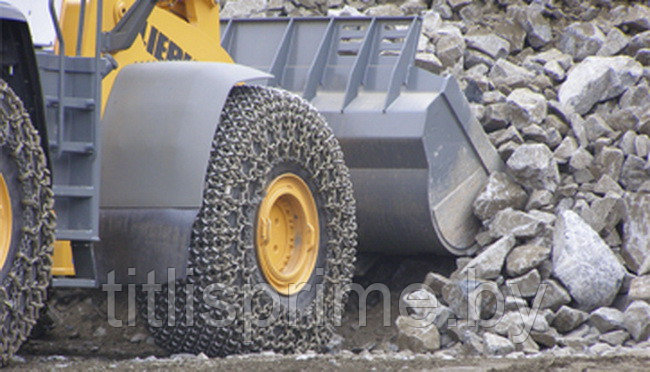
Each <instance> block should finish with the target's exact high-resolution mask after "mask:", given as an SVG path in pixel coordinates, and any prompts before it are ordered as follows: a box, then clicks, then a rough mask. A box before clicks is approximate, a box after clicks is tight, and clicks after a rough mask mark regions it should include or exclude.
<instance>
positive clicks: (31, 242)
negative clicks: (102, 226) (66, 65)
mask: <svg viewBox="0 0 650 372" xmlns="http://www.w3.org/2000/svg"><path fill="white" fill-rule="evenodd" d="M40 143H41V141H40V138H39V136H38V133H37V131H36V130H35V129H34V127H33V125H32V123H31V120H30V118H29V115H28V114H27V112H26V111H25V109H24V107H23V104H22V102H21V100H20V98H19V97H18V96H16V94H15V93H14V92H13V91H12V90H11V88H9V86H8V85H7V83H6V82H5V81H3V80H2V79H0V363H1V364H5V363H6V362H7V360H8V359H9V358H10V357H11V355H13V353H14V352H15V351H16V350H18V348H19V347H20V345H21V344H22V342H23V341H24V340H25V339H26V338H27V336H28V335H29V332H30V330H31V328H32V326H33V325H34V324H35V323H36V320H37V318H38V315H39V311H40V309H41V308H42V307H43V306H44V303H45V299H46V290H47V287H48V285H49V283H50V267H51V254H52V244H53V242H54V214H53V211H52V207H53V203H54V201H53V196H52V191H51V189H50V186H49V185H50V174H49V171H48V169H47V166H46V160H45V154H44V153H43V150H42V148H41V145H40Z"/></svg>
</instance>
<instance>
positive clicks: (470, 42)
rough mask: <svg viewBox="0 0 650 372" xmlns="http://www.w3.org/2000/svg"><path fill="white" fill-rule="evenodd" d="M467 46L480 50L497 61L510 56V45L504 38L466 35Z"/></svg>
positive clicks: (488, 35) (486, 35) (489, 35)
mask: <svg viewBox="0 0 650 372" xmlns="http://www.w3.org/2000/svg"><path fill="white" fill-rule="evenodd" d="M465 42H466V43H467V46H468V47H469V48H472V49H476V50H479V51H481V52H483V53H485V54H487V55H489V56H490V57H492V58H494V59H497V58H501V57H505V56H506V55H508V51H509V49H510V44H509V43H508V42H507V41H506V40H504V39H503V38H501V37H499V36H497V35H495V34H493V33H489V34H475V35H465Z"/></svg>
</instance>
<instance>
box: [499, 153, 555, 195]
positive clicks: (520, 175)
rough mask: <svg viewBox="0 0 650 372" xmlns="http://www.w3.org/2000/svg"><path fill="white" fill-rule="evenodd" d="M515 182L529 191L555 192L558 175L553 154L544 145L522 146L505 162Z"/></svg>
mask: <svg viewBox="0 0 650 372" xmlns="http://www.w3.org/2000/svg"><path fill="white" fill-rule="evenodd" d="M507 165H508V168H510V170H511V171H512V174H513V175H514V177H515V180H516V181H518V182H519V183H520V184H522V185H524V186H525V187H528V188H530V189H544V190H549V191H551V192H553V191H555V189H556V187H557V184H558V183H559V181H560V174H559V171H558V168H557V163H556V161H555V159H554V158H553V153H552V152H551V150H549V148H548V146H546V145H544V144H524V145H521V146H520V147H518V148H517V149H516V150H515V151H514V153H513V154H512V156H510V158H509V159H508V161H507Z"/></svg>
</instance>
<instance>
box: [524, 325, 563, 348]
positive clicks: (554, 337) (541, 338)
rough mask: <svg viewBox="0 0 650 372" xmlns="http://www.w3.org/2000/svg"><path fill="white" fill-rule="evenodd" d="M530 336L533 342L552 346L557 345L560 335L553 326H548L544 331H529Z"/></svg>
mask: <svg viewBox="0 0 650 372" xmlns="http://www.w3.org/2000/svg"><path fill="white" fill-rule="evenodd" d="M530 336H531V337H532V339H533V340H534V341H535V342H537V343H538V344H541V345H544V346H546V347H553V346H555V345H557V344H558V341H559V339H560V337H561V336H560V334H559V333H558V332H557V331H556V330H555V329H554V328H550V329H549V330H547V331H545V332H537V331H531V332H530Z"/></svg>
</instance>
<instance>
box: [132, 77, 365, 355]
mask: <svg viewBox="0 0 650 372" xmlns="http://www.w3.org/2000/svg"><path fill="white" fill-rule="evenodd" d="M284 172H292V173H294V174H296V175H298V176H300V177H301V178H302V179H303V180H304V181H305V183H306V184H307V185H308V186H309V189H310V191H311V192H312V194H313V196H314V199H315V201H316V204H317V209H318V214H319V224H320V231H321V235H320V236H321V239H320V249H319V254H318V257H317V260H316V269H315V270H314V272H313V273H312V275H311V277H310V278H309V281H308V283H309V284H312V286H311V288H309V290H307V289H303V290H301V291H300V292H298V293H296V294H294V295H292V296H282V295H279V294H277V292H275V293H273V291H274V290H273V289H272V288H270V287H266V288H263V289H262V290H260V291H257V292H253V291H252V289H251V288H249V287H254V286H255V285H257V284H261V283H262V284H263V283H266V281H265V279H264V276H263V275H262V273H261V272H260V269H259V267H258V263H257V258H256V252H255V238H254V237H255V230H256V226H255V222H256V214H257V208H258V206H259V204H260V203H261V201H262V199H263V197H264V192H265V189H266V186H267V185H268V184H269V182H271V180H273V179H274V178H275V176H277V175H279V174H282V173H284ZM355 252H356V221H355V203H354V198H353V194H352V183H351V181H350V176H349V171H348V169H347V167H346V166H345V164H344V161H343V153H342V151H341V148H340V146H339V144H338V141H337V140H336V138H335V137H334V135H333V134H332V132H331V130H330V129H329V127H328V126H327V124H326V122H325V120H324V118H323V117H322V116H321V115H320V114H319V113H318V112H317V111H316V110H315V109H314V108H313V107H312V106H311V105H309V104H308V103H307V102H306V101H304V100H302V99H301V98H299V97H297V96H294V95H292V94H290V93H288V92H285V91H282V90H279V89H273V88H267V87H255V86H237V87H234V88H233V89H232V91H231V93H230V96H229V98H228V100H227V102H226V103H225V106H224V109H223V112H222V115H221V120H220V123H219V126H218V128H217V131H216V134H215V137H214V140H213V144H212V153H211V157H210V163H209V165H208V170H207V174H206V179H205V190H204V202H203V206H202V208H201V209H200V211H199V213H198V216H197V219H196V221H195V223H194V227H193V233H192V241H191V245H190V255H189V257H190V258H189V267H190V268H191V269H192V270H193V275H192V276H189V277H188V279H187V282H179V283H177V286H176V300H175V303H174V306H173V307H174V308H175V314H173V315H172V318H173V319H174V321H175V325H174V326H169V325H168V324H167V323H166V321H168V320H169V317H168V316H167V307H168V303H167V294H166V293H164V292H163V294H161V295H157V297H156V301H155V304H156V305H155V308H156V309H155V311H156V317H157V318H158V319H163V326H162V327H150V330H151V331H152V334H153V336H154V339H155V340H156V341H157V343H158V344H159V345H161V346H163V347H165V348H167V349H169V350H171V351H173V352H191V353H199V352H203V353H206V354H207V355H209V356H223V355H228V354H234V353H245V352H256V351H260V350H273V351H276V352H284V353H286V352H299V351H305V350H308V349H312V350H313V349H316V350H318V349H320V348H322V347H323V346H324V345H325V344H326V343H327V342H328V340H329V339H330V337H331V335H332V333H333V331H334V326H335V324H336V322H337V321H338V320H339V319H338V318H337V316H339V315H340V314H342V308H343V301H344V298H345V295H343V296H340V295H341V294H343V291H342V290H343V289H344V287H345V286H346V285H347V284H349V283H350V282H351V280H352V275H353V271H354V257H355ZM186 285H188V286H186ZM188 288H191V291H190V290H188ZM306 288H307V286H306ZM339 290H340V291H339ZM319 291H320V292H319ZM188 292H192V293H193V295H190V296H189V297H186V296H187V294H188ZM272 296H275V297H276V299H277V300H279V301H278V302H277V303H276V305H275V309H274V311H276V313H273V312H272V311H271V309H270V306H271V305H270V304H271V303H272V300H271V298H272ZM321 296H322V297H321ZM321 298H322V301H320V299H321ZM188 299H191V301H192V302H193V304H194V306H193V313H192V314H191V315H192V321H191V322H189V321H188V313H187V308H188ZM245 299H250V304H251V305H250V311H245V310H244V307H245V306H244V302H245ZM291 301H295V302H291ZM290 303H291V304H295V305H296V306H293V307H289V304H290ZM321 303H322V304H323V306H321ZM294 308H295V311H294V310H293V309H294ZM143 309H144V307H143ZM145 310H146V309H145ZM229 312H232V313H229ZM272 314H275V316H274V317H273V319H275V321H274V322H273V323H272V324H269V325H263V324H259V323H257V322H256V321H255V319H267V317H268V316H269V315H272ZM231 315H234V316H233V317H232V318H234V319H233V320H232V322H230V323H228V322H226V323H228V324H219V325H216V324H214V322H213V321H215V320H221V321H224V320H226V319H228V318H229V316H231Z"/></svg>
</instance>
